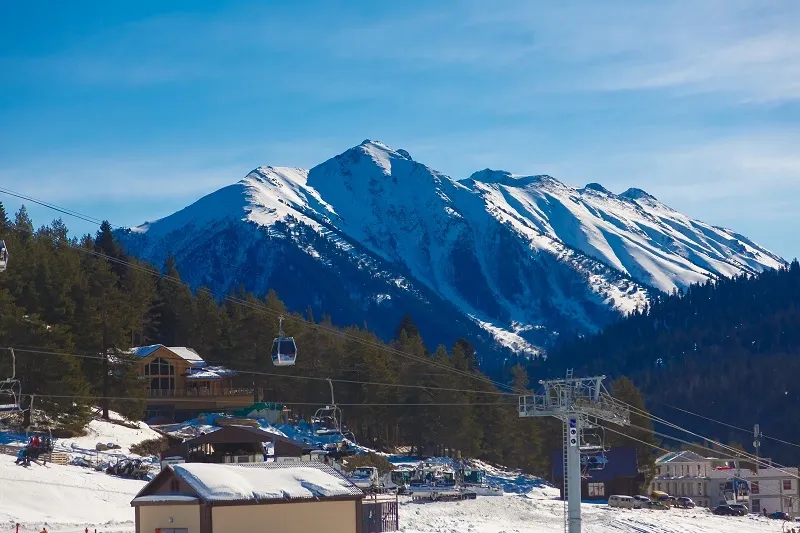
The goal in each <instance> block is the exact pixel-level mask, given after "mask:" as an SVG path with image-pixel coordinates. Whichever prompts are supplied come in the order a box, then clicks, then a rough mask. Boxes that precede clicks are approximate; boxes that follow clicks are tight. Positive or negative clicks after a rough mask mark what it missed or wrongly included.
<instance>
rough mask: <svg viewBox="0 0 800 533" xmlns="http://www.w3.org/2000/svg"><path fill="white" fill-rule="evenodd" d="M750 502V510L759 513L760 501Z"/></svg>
mask: <svg viewBox="0 0 800 533" xmlns="http://www.w3.org/2000/svg"><path fill="white" fill-rule="evenodd" d="M751 501H752V509H753V510H755V511H759V510H760V509H761V500H751Z"/></svg>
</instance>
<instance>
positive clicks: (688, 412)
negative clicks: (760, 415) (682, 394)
mask: <svg viewBox="0 0 800 533" xmlns="http://www.w3.org/2000/svg"><path fill="white" fill-rule="evenodd" d="M654 403H658V404H660V405H663V406H664V407H669V408H670V409H675V410H676V411H681V412H683V413H686V414H689V415H692V416H696V417H697V418H702V419H703V420H708V421H709V422H714V423H715V424H719V425H721V426H725V427H728V428H731V429H737V430H739V431H743V432H745V433H748V434H750V433H752V432H753V430H752V429H747V428H743V427H739V426H734V425H733V424H728V423H726V422H722V421H720V420H716V419H714V418H710V417H707V416H703V415H700V414H697V413H693V412H692V411H689V410H687V409H682V408H680V407H676V406H674V405H669V404H666V403H664V402H658V401H655V402H654ZM761 438H764V439H770V440H773V441H775V442H779V443H781V444H786V445H789V446H794V447H795V448H800V444H797V443H794V442H789V441H786V440H782V439H779V438H777V437H770V436H769V435H761Z"/></svg>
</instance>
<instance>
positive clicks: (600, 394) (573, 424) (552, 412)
mask: <svg viewBox="0 0 800 533" xmlns="http://www.w3.org/2000/svg"><path fill="white" fill-rule="evenodd" d="M605 378H606V377H605V376H595V377H589V378H574V377H573V376H572V369H570V370H567V376H566V378H565V379H556V380H550V381H539V384H540V385H541V386H542V388H541V390H540V392H539V393H538V394H534V395H531V396H520V398H519V416H520V417H523V418H527V417H544V416H550V417H554V418H558V419H559V420H561V421H562V423H563V424H564V438H563V452H562V453H563V461H564V463H563V465H564V470H563V479H564V501H565V504H566V507H565V513H564V518H565V521H564V531H567V532H568V533H580V532H581V448H580V446H581V435H582V429H583V428H585V427H587V426H589V425H590V424H593V423H596V422H598V421H600V420H603V421H606V422H611V423H613V424H617V425H620V426H628V425H630V423H631V417H630V409H629V408H628V407H627V406H626V405H625V404H623V403H622V402H619V401H617V400H615V399H614V398H612V397H611V395H610V394H609V393H608V391H606V389H605V387H604V386H603V383H602V382H603V380H604V379H605Z"/></svg>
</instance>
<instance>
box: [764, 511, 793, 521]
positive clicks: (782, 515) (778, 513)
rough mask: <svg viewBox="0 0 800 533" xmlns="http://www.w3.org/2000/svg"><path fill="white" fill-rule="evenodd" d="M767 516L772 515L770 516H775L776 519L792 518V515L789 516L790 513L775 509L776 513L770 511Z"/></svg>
mask: <svg viewBox="0 0 800 533" xmlns="http://www.w3.org/2000/svg"><path fill="white" fill-rule="evenodd" d="M767 516H768V517H770V518H773V519H775V520H791V519H792V517H791V516H789V515H788V514H786V513H784V512H783V511H775V512H774V513H769V514H768V515H767Z"/></svg>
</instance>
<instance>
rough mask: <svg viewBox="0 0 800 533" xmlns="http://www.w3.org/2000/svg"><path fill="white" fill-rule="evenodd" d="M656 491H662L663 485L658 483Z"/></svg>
mask: <svg viewBox="0 0 800 533" xmlns="http://www.w3.org/2000/svg"><path fill="white" fill-rule="evenodd" d="M656 490H659V491H660V490H661V483H656Z"/></svg>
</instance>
